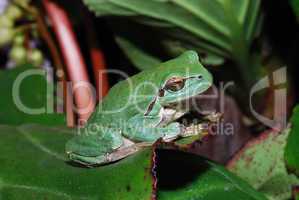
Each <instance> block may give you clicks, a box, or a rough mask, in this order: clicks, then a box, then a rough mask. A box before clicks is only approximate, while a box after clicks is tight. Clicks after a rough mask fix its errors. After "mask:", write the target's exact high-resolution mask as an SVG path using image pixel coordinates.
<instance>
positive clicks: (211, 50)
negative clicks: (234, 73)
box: [84, 0, 262, 84]
mask: <svg viewBox="0 0 299 200" xmlns="http://www.w3.org/2000/svg"><path fill="white" fill-rule="evenodd" d="M84 2H85V4H86V5H87V6H88V7H89V8H90V9H91V10H92V11H94V12H95V13H96V14H97V15H98V16H114V17H115V18H110V20H109V21H110V22H112V27H113V28H114V29H115V32H116V34H117V35H118V37H126V39H127V40H129V41H130V44H132V45H133V46H135V47H139V48H142V50H140V51H139V52H143V53H145V56H147V55H151V56H156V57H159V56H160V55H161V54H159V53H157V50H156V49H159V51H161V53H162V54H163V52H164V53H165V52H167V54H168V55H170V56H176V55H178V54H180V53H182V52H183V51H185V50H186V49H194V50H197V51H198V52H199V53H201V55H202V56H201V57H202V62H205V61H206V63H204V64H211V65H219V64H222V63H223V61H224V59H231V60H233V61H234V62H235V63H236V65H237V66H238V67H239V68H240V73H242V78H243V81H244V82H245V84H250V83H252V79H255V77H256V76H257V73H259V67H260V66H259V65H254V64H255V63H254V61H252V59H253V58H252V56H251V55H250V52H249V49H250V47H251V44H252V41H253V39H254V38H255V37H256V35H257V34H258V32H259V27H260V24H261V22H262V20H261V15H260V3H261V2H260V0H243V1H237V0H221V1H220V0H218V1H198V0H173V1H168V0H166V1H157V0H148V1H140V0H101V1H99V0H85V1H84ZM119 16H122V17H125V18H118V17H119ZM125 19H127V21H128V23H129V24H131V26H127V25H124V21H125ZM118 20H119V21H118ZM132 24H133V25H132ZM149 27H150V28H149ZM141 28H144V29H146V30H143V31H140V29H141ZM128 30H129V31H128ZM141 35H142V36H141ZM147 35H148V36H147ZM136 36H137V37H136ZM153 36H154V37H155V38H154V40H153ZM140 37H141V38H143V39H142V40H139V39H138V38H140ZM148 38H150V39H148ZM152 41H155V42H154V44H148V43H153V42H152ZM132 45H130V46H129V47H125V48H122V49H123V50H124V51H125V52H126V54H127V55H130V51H131V50H132V48H131V47H132ZM121 46H123V45H121ZM155 46H156V48H155ZM157 54H159V55H157ZM140 56H141V54H139V55H136V57H134V58H132V56H129V58H131V59H133V60H140ZM141 57H142V56H141ZM143 57H144V56H143ZM133 63H134V64H137V67H139V68H140V69H142V70H143V68H144V67H142V66H141V64H140V62H137V61H133ZM248 77H249V78H248Z"/></svg>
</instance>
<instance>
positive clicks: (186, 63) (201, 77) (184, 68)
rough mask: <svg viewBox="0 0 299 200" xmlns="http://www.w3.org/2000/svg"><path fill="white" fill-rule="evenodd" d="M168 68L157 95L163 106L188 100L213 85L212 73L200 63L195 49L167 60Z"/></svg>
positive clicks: (166, 66)
mask: <svg viewBox="0 0 299 200" xmlns="http://www.w3.org/2000/svg"><path fill="white" fill-rule="evenodd" d="M174 61H175V62H174ZM162 67H163V66H162ZM166 68H168V69H167V70H166V71H168V72H169V73H168V74H165V76H164V77H165V78H164V80H163V81H162V82H163V84H162V86H161V87H160V89H159V93H158V95H157V96H158V100H159V102H160V104H161V105H162V106H167V105H169V104H172V103H177V102H181V101H184V100H187V99H189V98H191V97H194V96H196V95H198V94H201V93H203V92H204V91H206V90H207V89H208V88H210V87H211V86H212V82H213V78H212V75H211V74H210V73H209V72H208V71H207V70H206V69H205V68H204V67H203V66H202V65H201V64H200V62H199V58H198V56H197V54H196V53H195V52H193V51H188V52H186V53H184V54H182V55H181V56H180V57H178V58H177V59H175V60H173V61H170V62H167V63H166V64H165V66H164V69H166Z"/></svg>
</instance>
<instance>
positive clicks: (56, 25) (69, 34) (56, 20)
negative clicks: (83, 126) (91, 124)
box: [43, 0, 95, 123]
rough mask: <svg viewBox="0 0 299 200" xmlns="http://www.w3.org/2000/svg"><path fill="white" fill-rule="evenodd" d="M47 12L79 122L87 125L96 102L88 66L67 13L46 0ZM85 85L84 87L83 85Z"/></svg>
mask: <svg viewBox="0 0 299 200" xmlns="http://www.w3.org/2000/svg"><path fill="white" fill-rule="evenodd" d="M43 5H44V6H45V9H46V12H47V14H48V16H49V18H50V20H51V22H52V24H53V29H54V32H55V33H56V36H57V39H58V42H59V45H60V49H61V51H62V54H63V58H64V60H65V63H66V68H67V72H68V75H69V77H70V80H71V82H72V85H73V89H76V90H75V91H73V93H74V98H75V103H76V107H77V109H78V115H79V121H80V122H82V123H85V122H86V121H87V119H88V118H89V116H90V115H91V113H92V112H93V109H94V106H95V101H94V97H93V95H92V94H91V92H92V91H93V90H92V89H93V88H92V87H91V84H90V81H89V77H88V74H87V70H86V66H85V63H84V59H83V56H82V54H81V52H80V48H79V46H78V44H77V41H76V37H75V34H74V32H73V30H72V26H71V22H70V20H69V17H68V16H67V13H66V12H65V10H64V9H63V8H61V7H60V6H59V5H58V4H57V3H56V2H54V1H52V0H44V1H43ZM82 84H83V85H82Z"/></svg>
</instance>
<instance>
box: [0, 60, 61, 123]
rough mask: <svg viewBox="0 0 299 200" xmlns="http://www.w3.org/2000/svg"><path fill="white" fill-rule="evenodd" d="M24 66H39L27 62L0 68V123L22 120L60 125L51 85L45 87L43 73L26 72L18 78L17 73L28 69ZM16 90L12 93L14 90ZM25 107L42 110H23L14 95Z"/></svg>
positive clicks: (46, 84)
mask: <svg viewBox="0 0 299 200" xmlns="http://www.w3.org/2000/svg"><path fill="white" fill-rule="evenodd" d="M28 70H40V71H41V69H38V68H33V67H32V66H30V65H24V66H20V67H16V68H14V69H11V70H1V71H0V82H1V83H2V84H0V91H1V98H0V124H11V125H18V124H24V123H39V124H45V125H57V124H58V125H64V124H65V119H64V116H63V115H62V114H55V113H54V112H55V110H52V109H54V104H53V103H54V100H55V98H54V93H53V90H52V89H53V88H52V89H51V87H49V86H50V85H49V84H48V83H47V81H46V79H45V77H44V76H43V75H29V76H27V77H24V79H23V80H22V81H21V82H20V88H19V90H17V88H14V86H15V87H16V86H17V81H18V80H21V79H20V78H21V76H22V75H24V74H25V73H28V72H29V71H28ZM14 92H16V94H14ZM17 98H19V100H20V102H21V104H23V105H24V106H25V107H28V108H33V109H38V108H42V107H43V108H45V112H48V113H42V114H30V113H25V112H23V111H22V110H21V109H20V106H22V105H21V104H20V103H17V101H18V99H17Z"/></svg>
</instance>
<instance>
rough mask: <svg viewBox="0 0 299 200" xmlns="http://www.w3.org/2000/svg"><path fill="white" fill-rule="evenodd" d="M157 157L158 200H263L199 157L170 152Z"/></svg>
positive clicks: (232, 176) (216, 166)
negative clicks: (158, 159)
mask: <svg viewBox="0 0 299 200" xmlns="http://www.w3.org/2000/svg"><path fill="white" fill-rule="evenodd" d="M160 154H161V155H160V156H161V161H160V162H158V173H157V175H158V180H159V181H160V183H159V182H158V185H159V186H160V189H159V190H158V199H159V200H166V199H173V200H185V199H204V200H215V199H230V200H234V199H236V200H240V199H242V200H266V198H265V197H264V196H263V195H262V194H261V193H258V192H257V191H255V190H254V189H253V188H252V187H250V186H249V185H248V184H247V183H245V182H244V181H243V180H241V179H240V178H238V177H236V176H235V175H233V174H232V173H230V172H228V171H227V170H226V169H225V168H223V167H221V166H218V165H215V164H213V163H212V162H210V161H207V160H205V159H203V158H201V157H199V156H196V155H192V154H186V153H185V154H184V153H181V152H177V153H175V152H173V151H170V152H169V154H167V153H163V152H162V153H160ZM163 154H164V156H163ZM158 155H159V154H158ZM159 165H161V166H162V167H161V166H159ZM163 165H165V166H164V167H163ZM171 166H175V167H171ZM160 168H162V169H160ZM178 182H179V183H180V184H178Z"/></svg>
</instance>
